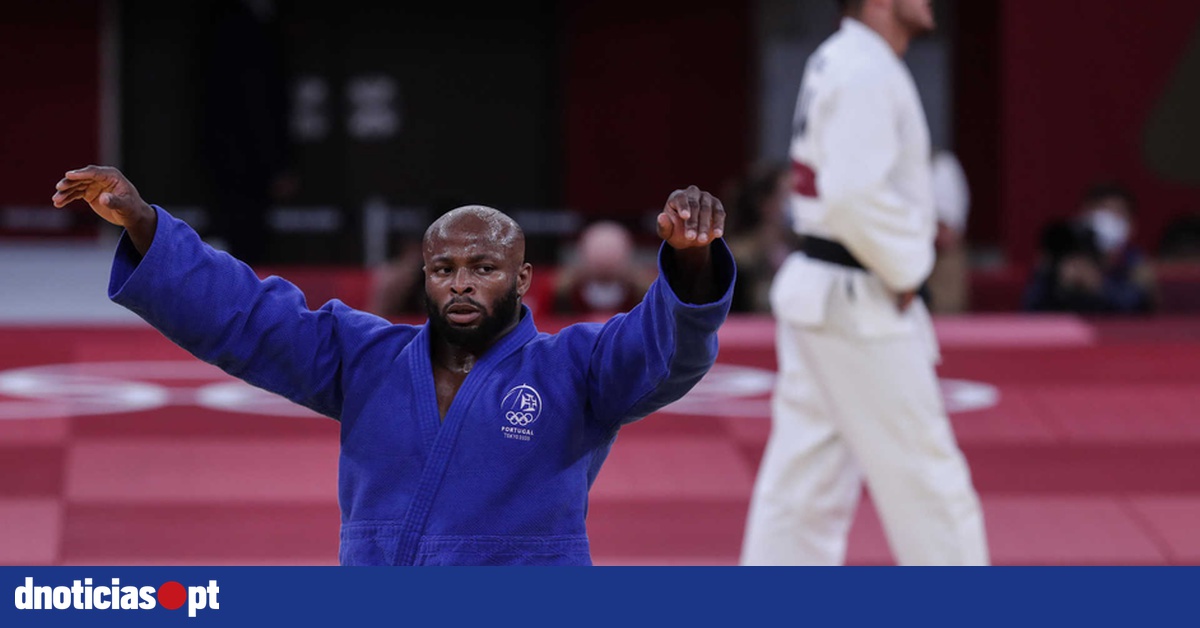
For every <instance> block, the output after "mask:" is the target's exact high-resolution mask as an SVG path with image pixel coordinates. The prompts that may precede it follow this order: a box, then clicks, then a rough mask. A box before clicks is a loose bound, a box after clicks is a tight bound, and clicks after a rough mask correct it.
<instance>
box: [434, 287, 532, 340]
mask: <svg viewBox="0 0 1200 628" xmlns="http://www.w3.org/2000/svg"><path fill="white" fill-rule="evenodd" d="M453 303H469V304H470V305H472V306H473V307H475V308H478V309H479V311H480V312H482V314H481V315H480V320H479V323H478V324H477V325H475V326H474V327H456V326H454V325H453V324H451V323H450V319H448V318H447V317H446V308H449V307H450V305H451V304H453ZM520 305H521V297H520V295H518V294H517V282H516V281H513V284H512V287H511V288H509V289H508V292H506V293H504V294H503V295H502V296H501V297H500V298H498V299H496V300H495V301H493V302H492V307H491V308H490V310H488V309H485V308H484V307H483V304H482V303H480V302H478V301H476V300H474V299H470V298H463V299H456V300H451V301H450V302H449V303H447V304H446V307H445V308H442V309H440V310H439V309H438V307H437V304H435V303H434V302H433V299H430V298H429V293H428V292H426V293H425V312H426V313H427V314H428V315H429V323H430V325H432V326H433V331H434V332H435V333H436V334H437V335H438V336H439V337H440V338H442V339H443V340H445V341H446V342H448V343H450V344H451V345H454V346H456V347H462V348H464V349H469V350H479V349H483V348H484V347H487V346H488V345H490V344H491V343H492V342H494V341H495V340H496V339H497V337H498V336H499V335H500V332H502V331H504V328H505V327H508V326H509V325H510V324H511V323H512V322H513V321H514V320H516V317H517V308H519V307H520Z"/></svg>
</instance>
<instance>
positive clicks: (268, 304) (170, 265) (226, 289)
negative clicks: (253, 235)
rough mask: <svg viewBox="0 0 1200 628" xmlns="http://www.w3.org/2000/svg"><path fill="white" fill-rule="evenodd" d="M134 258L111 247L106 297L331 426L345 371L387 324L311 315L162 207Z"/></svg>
mask: <svg viewBox="0 0 1200 628" xmlns="http://www.w3.org/2000/svg"><path fill="white" fill-rule="evenodd" d="M153 207H154V209H155V211H156V212H158V226H157V229H156V231H155V235H154V241H153V243H152V244H151V246H150V249H149V250H148V251H147V252H146V255H145V257H144V258H143V257H141V255H140V254H139V253H138V251H137V249H135V248H134V246H133V243H132V242H131V241H130V240H129V236H128V234H122V235H121V240H120V242H119V243H118V245H117V253H116V257H115V259H114V261H113V267H112V274H111V277H110V279H109V286H108V296H109V298H110V299H112V300H113V301H114V302H116V303H117V304H119V305H122V306H124V307H127V308H129V309H130V310H132V311H133V312H135V313H136V314H138V315H139V316H141V317H142V318H143V319H145V320H146V321H147V322H148V323H150V324H151V325H152V326H154V327H155V328H156V329H157V330H158V331H160V332H162V334H163V335H164V336H166V337H167V338H168V339H170V340H171V341H172V342H174V343H175V344H177V345H179V346H181V347H183V348H184V349H186V350H187V351H189V352H190V353H192V354H193V355H195V356H196V357H198V358H200V359H201V360H203V361H205V362H208V363H210V364H214V365H216V366H218V367H220V368H221V369H222V370H224V371H225V372H227V373H229V374H230V375H233V376H234V377H237V378H240V379H242V380H245V381H246V382H248V383H250V384H252V385H254V386H258V387H259V388H263V389H266V390H269V391H271V392H274V393H277V394H279V395H282V396H284V397H286V398H288V399H290V400H292V401H294V402H296V403H298V404H300V405H303V406H306V407H308V408H311V409H313V410H315V411H317V412H319V413H321V414H324V415H326V416H329V417H332V418H335V419H338V418H340V417H341V411H342V402H343V398H344V397H343V394H344V393H343V388H344V387H343V380H342V374H343V372H345V371H348V370H352V369H353V367H354V366H355V364H356V363H357V362H358V361H359V360H361V359H362V356H363V353H364V349H365V348H366V347H368V346H369V345H370V344H371V342H372V340H373V338H376V337H377V336H378V335H379V334H380V333H381V332H382V331H383V330H385V329H387V328H388V327H391V324H390V323H389V322H388V321H386V320H384V319H382V318H379V317H377V316H373V315H371V314H367V313H365V312H359V311H357V310H354V309H352V308H350V307H348V306H346V305H345V304H343V303H342V302H341V301H338V300H336V299H335V300H333V301H330V302H329V303H327V304H325V305H324V306H322V307H321V308H320V309H317V310H315V311H313V310H309V309H308V306H307V304H306V302H305V299H304V294H303V293H302V292H301V291H300V289H299V288H297V287H296V286H294V285H292V284H291V283H288V282H287V281H285V280H283V279H280V278H279V277H269V278H267V279H266V280H259V278H258V276H257V275H255V274H254V271H253V270H252V269H251V268H250V267H249V266H247V265H246V264H243V263H242V262H240V261H238V260H236V259H234V258H233V257H231V256H230V255H228V254H226V253H223V252H220V251H217V250H215V249H213V248H211V247H209V246H207V245H206V244H204V243H203V242H202V241H201V240H200V237H199V236H198V235H197V234H196V232H195V231H193V230H192V229H191V227H189V226H188V225H187V224H186V223H184V222H182V221H180V220H178V219H176V218H174V217H172V216H171V215H170V214H168V213H167V212H166V211H164V210H163V209H162V208H161V207H158V206H157V205H155V206H153Z"/></svg>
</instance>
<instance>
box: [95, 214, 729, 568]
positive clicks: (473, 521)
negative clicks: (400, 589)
mask: <svg viewBox="0 0 1200 628" xmlns="http://www.w3.org/2000/svg"><path fill="white" fill-rule="evenodd" d="M155 209H156V211H157V212H158V229H157V232H156V234H155V236H154V243H153V245H152V246H151V247H150V250H149V251H148V252H147V253H146V256H145V258H143V259H140V261H139V254H138V252H137V250H136V249H134V247H133V245H132V243H131V242H130V241H129V238H128V235H123V236H122V238H121V242H120V244H119V245H118V247H117V253H116V258H115V260H114V263H113V268H112V277H111V279H110V283H109V288H108V291H109V297H110V298H111V299H112V300H113V301H115V302H117V303H119V304H121V305H123V306H125V307H127V308H129V309H130V310H132V311H134V312H136V313H137V314H138V315H139V316H141V317H142V318H144V319H145V320H146V321H148V322H149V323H150V324H151V325H153V326H154V327H155V328H156V329H158V330H159V331H161V332H162V333H163V335H165V336H166V337H167V338H169V339H170V340H171V341H173V342H175V343H176V344H178V345H180V346H181V347H183V348H185V349H187V350H188V351H190V352H191V353H192V354H194V355H195V356H196V357H198V358H200V359H202V360H204V361H205V362H209V363H212V364H215V365H217V366H219V367H220V368H222V369H223V370H225V371H226V372H228V373H229V374H231V375H233V376H235V377H239V378H241V379H243V380H245V381H247V382H249V383H251V384H253V385H255V386H258V387H261V388H264V389H266V390H269V391H272V392H275V393H278V394H280V395H283V396H284V397H287V398H288V399H291V400H292V401H294V402H296V403H299V404H301V405H304V406H307V407H309V408H312V409H313V410H316V411H317V412H320V413H322V414H325V415H327V416H330V417H333V418H335V419H338V420H340V421H341V456H340V460H339V472H338V484H339V489H338V500H339V504H340V506H341V512H342V532H341V551H340V553H339V559H340V561H341V563H342V564H343V565H413V564H417V565H462V564H469V565H479V564H486V565H508V564H538V565H587V564H591V555H590V552H589V548H588V539H587V533H586V530H585V527H584V518H585V517H586V515H587V506H588V500H587V493H588V489H589V488H590V487H591V485H592V482H593V481H595V479H596V474H597V473H598V472H599V470H600V465H601V464H603V462H604V459H605V458H606V457H607V456H608V452H609V449H610V448H611V447H612V444H613V441H614V440H615V439H616V436H617V430H618V429H619V428H620V427H621V426H622V425H625V424H627V423H630V422H632V421H636V420H637V419H639V418H642V417H644V416H646V415H647V414H650V413H651V412H654V411H655V410H657V409H659V408H661V407H663V406H664V405H666V404H668V403H670V402H672V401H675V400H676V399H679V398H680V397H682V396H683V395H684V394H685V393H686V392H687V391H688V390H690V389H691V387H692V386H694V385H695V384H696V382H698V381H699V380H700V378H701V377H703V375H704V374H705V373H706V372H707V371H708V369H709V368H710V367H711V366H712V364H713V362H714V360H715V359H716V355H717V335H716V332H717V329H718V327H720V325H721V324H722V322H724V320H725V316H726V314H727V313H728V311H729V304H730V299H731V297H732V291H733V279H734V274H735V269H734V263H733V258H732V256H731V255H730V253H729V249H728V248H727V247H726V246H725V244H724V242H723V241H718V242H717V243H714V245H713V246H712V247H711V249H712V256H713V264H714V270H715V273H714V276H715V277H716V280H717V281H719V282H720V284H719V285H720V286H723V287H725V290H724V296H723V297H722V298H721V299H720V300H718V301H716V302H713V303H710V304H705V305H690V304H687V303H683V302H682V301H680V300H679V298H678V297H677V296H676V295H675V293H674V292H673V291H672V290H671V288H670V286H669V285H668V282H667V281H666V280H665V279H664V277H663V276H662V275H663V273H662V272H660V277H659V278H658V279H657V280H656V281H655V282H654V284H653V285H652V286H651V287H650V290H649V291H648V292H647V294H646V297H645V299H644V300H643V301H642V303H641V304H640V305H638V306H637V307H636V308H634V309H633V310H632V311H631V312H629V313H628V314H621V315H617V316H615V317H613V318H612V319H611V320H609V321H608V322H607V323H604V324H598V323H581V324H577V325H572V326H570V327H567V328H566V329H564V330H562V331H561V332H559V333H558V334H554V335H550V334H544V333H539V332H538V331H537V329H536V328H535V327H534V323H533V317H532V316H531V315H530V312H529V310H528V308H524V311H523V317H522V319H521V322H520V323H519V324H518V326H517V327H516V328H515V329H514V330H512V331H511V332H509V333H508V334H507V335H505V336H504V337H503V338H501V339H500V340H499V341H497V343H496V344H495V345H494V346H492V347H491V348H490V349H489V350H488V351H487V352H486V353H484V354H483V355H482V356H481V357H480V358H479V360H478V362H477V363H476V364H475V366H474V367H473V368H472V370H471V372H470V374H469V375H468V376H467V378H466V380H465V381H464V382H463V384H462V387H461V388H460V389H459V391H458V395H457V396H456V397H455V399H454V403H453V404H452V405H451V406H450V409H449V411H448V412H447V413H446V417H445V420H444V421H443V420H441V419H440V415H439V410H438V404H437V396H436V393H435V390H434V383H433V367H432V364H431V362H430V346H429V343H430V338H429V334H430V330H429V326H428V324H426V325H421V326H411V325H395V324H392V323H390V322H388V321H386V320H384V319H382V318H379V317H377V316H374V315H371V314H368V313H365V312H360V311H357V310H354V309H351V308H349V307H347V306H346V305H345V304H343V303H342V302H340V301H338V300H333V301H330V302H329V303H327V304H325V305H324V306H322V307H321V308H320V309H318V310H315V311H312V310H309V309H308V307H307V305H306V304H305V300H304V295H303V294H302V293H301V292H300V290H299V289H297V288H296V287H295V286H293V285H292V284H290V283H288V282H286V281H284V280H283V279H280V278H278V277H270V278H268V279H266V280H263V281H260V280H259V279H258V277H257V276H256V275H255V274H254V272H253V271H252V270H251V269H250V267H248V266H246V265H245V264H242V263H241V262H238V261H237V260H235V259H233V258H232V257H230V256H228V255H226V254H224V253H221V252H218V251H215V250H213V249H212V248H209V247H208V246H206V245H205V244H204V243H203V242H201V240H200V238H199V237H198V236H197V235H196V233H195V232H194V231H192V230H191V228H189V227H188V226H187V225H186V224H184V223H183V222H181V221H179V220H177V219H175V218H173V217H171V216H170V215H169V214H168V213H166V212H165V211H163V210H162V209H161V208H159V207H157V206H156V207H155ZM673 255H674V252H673V250H672V249H670V248H669V247H666V246H664V247H663V249H662V250H661V251H660V254H659V267H660V271H662V269H663V268H667V269H668V270H667V271H666V272H670V268H671V267H672V266H673V264H672V259H671V258H672V257H673Z"/></svg>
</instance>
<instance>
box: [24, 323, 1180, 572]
mask: <svg viewBox="0 0 1200 628" xmlns="http://www.w3.org/2000/svg"><path fill="white" fill-rule="evenodd" d="M561 324H562V321H543V322H542V328H543V329H544V330H546V329H548V328H549V329H553V328H556V327H558V326H561ZM938 332H939V337H940V338H941V340H942V343H943V354H944V363H943V365H942V367H941V369H940V374H941V376H942V378H943V381H944V389H945V392H946V394H947V399H948V403H949V405H950V406H951V407H952V408H954V412H953V414H952V417H953V421H954V426H955V429H956V431H957V433H958V435H959V439H960V442H961V444H962V446H963V449H964V451H965V452H966V455H967V458H968V459H969V461H970V464H971V467H972V470H973V473H974V479H975V484H976V486H977V487H978V488H979V491H980V493H981V495H982V499H983V505H984V511H985V516H986V520H987V526H988V532H989V535H990V539H989V541H990V544H991V551H992V556H993V559H994V561H995V563H997V564H1006V565H1015V564H1021V565H1028V564H1034V565H1041V564H1122V565H1124V564H1129V565H1161V564H1200V387H1198V386H1197V383H1198V379H1200V375H1198V374H1200V321H1195V320H1182V319H1156V320H1149V321H1140V322H1138V321H1130V322H1094V321H1093V322H1088V321H1083V320H1080V319H1076V318H1073V317H1050V318H1021V317H1008V316H982V317H973V318H960V319H941V320H939V321H938ZM772 338H773V324H772V322H771V320H770V319H767V318H754V317H752V318H735V319H733V320H731V321H730V322H729V323H728V324H727V326H726V327H725V328H724V329H723V331H722V348H721V357H720V360H719V363H718V366H717V368H715V369H714V371H713V372H712V373H711V374H710V376H709V377H708V378H707V379H706V380H705V381H704V382H703V383H702V384H701V385H700V386H699V387H698V388H697V389H696V390H695V391H693V393H692V395H691V396H689V398H687V399H685V400H683V401H681V402H679V403H678V404H676V405H675V406H673V407H671V408H668V409H667V410H664V411H662V412H660V413H658V414H656V415H655V416H652V417H649V418H648V419H646V420H645V421H642V422H640V423H638V424H635V425H633V426H630V427H629V428H627V429H626V430H624V431H623V432H622V434H621V436H620V438H619V439H618V442H617V445H616V447H615V448H614V450H613V453H612V456H611V457H610V458H609V461H608V463H607V464H606V465H605V467H604V469H603V471H602V472H601V474H600V478H599V480H598V481H597V483H596V486H595V488H594V490H593V491H592V502H591V512H590V515H589V521H588V527H589V531H590V534H591V538H592V543H593V554H594V557H595V560H596V562H597V563H598V564H601V565H616V564H623V565H646V564H652V565H731V564H735V562H736V560H737V554H738V548H739V545H740V542H741V535H742V529H743V524H744V520H745V516H746V508H747V504H748V500H749V495H750V491H751V486H752V483H753V480H754V474H755V470H756V468H757V466H758V462H759V458H760V456H761V455H762V451H763V447H764V444H765V442H766V439H767V436H768V433H769V430H770V422H769V420H768V419H767V411H768V405H767V399H768V396H769V389H770V383H771V381H772V369H773V368H774V365H775V362H774V348H773V346H772ZM337 446H338V445H337V427H336V424H335V423H334V422H332V421H329V420H326V419H320V418H312V417H311V416H305V413H304V412H303V411H301V410H300V409H298V407H296V406H292V405H291V404H289V403H287V402H284V401H280V400H278V399H277V398H274V397H271V396H268V395H265V394H260V393H257V392H256V391H254V390H253V389H249V388H248V387H246V386H244V385H240V384H239V383H238V382H234V381H232V380H230V379H229V378H228V377H226V376H224V375H223V374H221V373H220V372H218V371H216V370H215V369H213V368H211V367H209V366H207V365H204V364H201V363H199V362H197V361H196V360H194V359H193V358H191V357H190V356H188V355H187V354H185V353H184V352H183V351H181V350H180V349H178V348H176V347H174V346H173V345H171V344H170V343H168V342H167V341H166V340H164V339H163V338H162V337H161V336H159V335H158V334H157V333H156V332H154V331H152V330H150V329H148V328H145V327H111V326H110V327H95V328H84V327H71V328H61V327H57V328H37V327H28V326H22V327H0V530H3V531H4V534H2V535H0V563H3V564H24V565H43V564H45V565H62V564H66V565H87V564H122V565H148V564H153V565H159V564H239V565H258V564H272V565H277V564H279V565H293V564H313V565H330V564H336V561H337V558H336V557H337V532H338V507H337V503H336V482H337V466H336V465H337ZM849 560H850V562H851V563H852V564H889V563H890V562H891V558H890V556H889V553H888V549H887V545H886V541H885V540H884V537H883V534H882V531H881V528H880V524H879V521H878V519H877V517H876V515H875V513H874V511H873V509H872V508H871V505H870V502H869V498H868V499H867V500H865V501H864V503H863V506H862V507H861V508H860V509H859V512H858V517H857V520H856V522H855V524H854V528H853V532H852V534H851V542H850V552H849Z"/></svg>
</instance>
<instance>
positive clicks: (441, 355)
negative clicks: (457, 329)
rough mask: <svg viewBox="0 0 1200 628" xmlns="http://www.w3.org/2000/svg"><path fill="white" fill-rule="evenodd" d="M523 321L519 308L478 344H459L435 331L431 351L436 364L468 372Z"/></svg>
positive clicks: (449, 369) (459, 371) (457, 371)
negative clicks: (514, 314) (495, 331)
mask: <svg viewBox="0 0 1200 628" xmlns="http://www.w3.org/2000/svg"><path fill="white" fill-rule="evenodd" d="M520 322H521V310H519V309H518V310H517V314H516V316H514V317H513V320H512V321H511V322H510V323H509V324H507V325H505V326H504V328H503V329H501V330H500V331H499V332H497V333H496V334H495V335H494V336H492V337H491V338H490V339H488V341H487V342H485V343H483V344H481V345H479V346H477V347H473V346H467V345H458V344H454V343H451V342H449V341H447V340H446V339H445V338H444V337H442V335H441V334H439V333H437V332H436V331H434V333H433V337H432V338H431V339H430V340H431V342H430V353H431V354H432V356H431V357H432V360H433V364H434V366H437V367H440V368H444V369H446V370H448V371H453V372H455V373H462V374H464V375H465V374H467V373H469V372H471V369H472V368H474V367H475V362H476V361H478V360H479V358H480V357H481V356H482V355H483V354H484V353H486V352H487V350H488V349H491V348H492V345H494V344H496V342H497V341H498V340H500V339H501V338H503V337H505V336H507V335H508V333H509V332H511V331H512V330H513V329H515V328H516V326H517V324H519V323H520Z"/></svg>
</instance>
